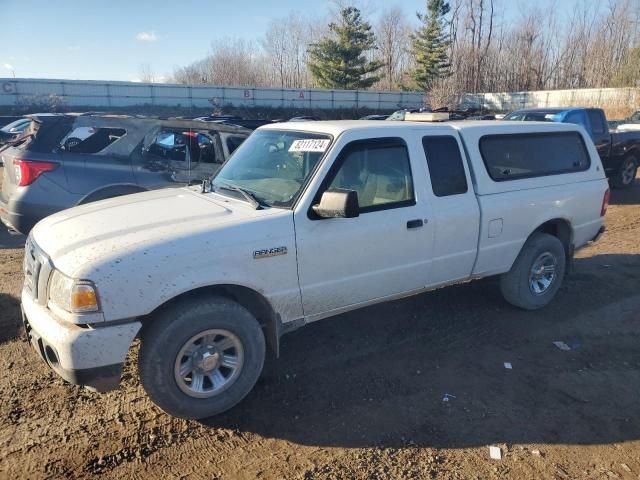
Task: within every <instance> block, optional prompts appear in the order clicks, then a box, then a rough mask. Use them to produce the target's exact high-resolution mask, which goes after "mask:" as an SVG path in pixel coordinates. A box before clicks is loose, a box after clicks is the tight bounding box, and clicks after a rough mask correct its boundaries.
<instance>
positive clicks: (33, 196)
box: [0, 114, 251, 234]
mask: <svg viewBox="0 0 640 480" xmlns="http://www.w3.org/2000/svg"><path fill="white" fill-rule="evenodd" d="M29 118H30V119H31V125H30V126H29V127H28V128H27V129H26V131H25V132H24V134H23V136H22V137H21V138H20V139H19V140H18V141H16V142H14V143H13V144H12V145H10V146H9V147H5V148H4V149H3V150H1V151H0V159H1V160H2V161H3V162H4V165H5V168H4V179H3V181H2V190H1V191H0V220H1V221H2V223H4V224H5V225H6V226H7V227H8V228H9V230H10V231H14V232H20V233H24V234H27V233H28V232H29V231H30V230H31V228H33V226H34V225H35V224H36V223H37V222H38V221H39V220H41V219H42V218H44V217H47V216H49V215H51V214H52V213H55V212H58V211H60V210H63V209H66V208H69V207H73V206H75V205H80V204H84V203H89V202H94V201H96V200H103V199H106V198H112V197H117V196H120V195H126V194H130V193H137V192H142V191H145V190H151V189H156V188H163V187H169V186H183V185H189V184H194V183H199V182H201V181H202V180H203V179H205V178H209V177H211V176H212V175H213V174H214V173H216V172H217V171H218V169H219V168H220V166H221V165H222V164H223V163H224V162H225V161H226V160H227V158H229V156H230V155H231V153H233V151H234V150H235V149H236V148H237V147H238V146H239V145H240V144H241V143H242V142H243V141H244V139H245V138H247V136H248V135H249V134H250V133H251V130H248V129H246V128H242V127H238V126H235V125H225V124H219V123H211V122H202V121H194V120H181V119H168V120H159V119H152V118H139V117H127V116H117V115H93V114H88V115H87V114H85V115H62V114H61V115H49V116H31V117H29Z"/></svg>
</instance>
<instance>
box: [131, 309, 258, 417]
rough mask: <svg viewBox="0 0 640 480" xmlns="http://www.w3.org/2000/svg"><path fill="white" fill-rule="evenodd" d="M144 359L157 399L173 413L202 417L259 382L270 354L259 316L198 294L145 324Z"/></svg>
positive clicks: (147, 383)
mask: <svg viewBox="0 0 640 480" xmlns="http://www.w3.org/2000/svg"><path fill="white" fill-rule="evenodd" d="M141 341H142V344H141V347H140V355H139V360H138V368H139V371H140V381H141V383H142V386H143V387H144V389H145V391H146V392H147V395H149V397H150V398H151V400H152V401H153V402H154V403H155V404H156V405H158V406H159V407H160V408H162V409H163V410H164V411H165V412H167V413H169V414H170V415H173V416H176V417H181V418H188V419H200V418H206V417H211V416H213V415H217V414H219V413H222V412H224V411H225V410H228V409H230V408H231V407H233V406H234V405H236V404H237V403H238V402H240V401H241V400H242V399H243V398H244V397H245V396H246V395H247V394H248V393H249V391H251V389H252V388H253V386H254V385H255V383H256V381H257V380H258V377H259V376H260V372H261V371H262V367H263V364H264V357H265V340H264V335H263V333H262V329H261V328H260V325H259V324H258V322H257V321H256V319H255V318H254V317H253V316H252V315H251V313H249V311H247V310H246V309H245V308H244V307H242V306H241V305H239V304H237V303H235V302H233V301H231V300H228V299H226V298H219V297H216V298H209V299H203V298H195V299H190V300H188V301H183V302H178V303H176V304H174V305H172V306H170V307H169V308H167V309H165V310H163V311H162V312H161V313H160V314H159V315H158V316H157V318H155V319H152V320H151V323H150V324H149V325H148V326H145V328H144V330H143V332H142V335H141Z"/></svg>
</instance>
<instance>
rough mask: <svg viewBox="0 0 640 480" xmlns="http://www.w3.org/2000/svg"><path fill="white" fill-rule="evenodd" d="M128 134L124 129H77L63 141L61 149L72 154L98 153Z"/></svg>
mask: <svg viewBox="0 0 640 480" xmlns="http://www.w3.org/2000/svg"><path fill="white" fill-rule="evenodd" d="M126 133H127V132H126V131H125V130H124V129H123V128H106V127H99V128H98V127H77V128H74V129H73V130H72V131H71V132H69V134H68V135H67V136H66V137H65V138H64V139H63V141H62V144H61V147H62V148H63V149H64V150H65V151H67V152H71V153H98V152H100V151H101V150H104V149H105V148H107V147H108V146H109V145H111V144H112V143H113V142H115V141H117V140H119V139H120V138H122V137H123V136H124V135H125V134H126Z"/></svg>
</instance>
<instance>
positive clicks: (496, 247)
mask: <svg viewBox="0 0 640 480" xmlns="http://www.w3.org/2000/svg"><path fill="white" fill-rule="evenodd" d="M608 196H609V193H608V184H607V180H606V179H605V174H604V171H603V168H602V164H601V163H600V159H599V157H598V153H597V152H596V149H595V147H594V144H593V142H592V141H591V139H590V138H589V137H588V136H587V134H586V132H585V131H584V130H583V129H582V127H580V126H578V125H572V124H549V123H524V124H522V123H513V122H508V123H507V122H460V123H457V122H451V123H441V124H429V123H419V122H375V121H339V122H338V121H336V122H309V123H304V124H301V123H296V124H273V125H269V126H265V127H262V128H260V129H258V130H257V131H255V132H254V133H253V134H252V135H251V136H250V137H249V139H248V140H246V141H245V142H244V143H243V144H242V146H241V147H240V148H239V149H238V150H237V151H236V153H235V154H234V155H233V157H232V158H231V159H230V160H229V161H228V162H227V163H226V164H225V165H224V166H223V168H222V169H221V170H220V171H219V173H218V174H217V175H216V176H215V178H213V179H212V180H211V182H210V183H206V184H205V185H203V186H198V187H187V188H181V189H166V190H159V191H153V192H147V193H141V194H134V195H129V196H126V197H120V198H115V199H110V200H105V201H101V202H96V203H92V204H89V205H86V206H81V207H76V208H72V209H70V210H66V211H63V212H60V213H57V214H55V215H53V216H51V217H48V218H46V219H44V220H43V221H41V222H40V223H38V225H37V226H36V227H35V228H34V230H33V231H32V233H31V235H30V236H29V238H28V240H27V244H26V253H25V263H24V268H25V284H24V289H23V292H22V306H23V320H24V324H25V328H26V331H27V334H28V337H29V339H30V341H31V342H32V344H33V345H34V347H35V349H36V350H37V352H38V353H39V354H40V356H41V358H42V359H43V360H44V361H45V362H47V363H48V364H49V365H50V366H51V367H52V368H53V369H54V370H55V371H56V372H57V373H58V374H59V375H61V376H62V377H63V378H65V379H66V380H68V381H70V382H73V383H77V384H81V385H86V386H89V387H92V388H93V389H95V390H98V391H105V390H109V389H113V388H117V385H118V384H119V382H120V374H121V369H122V364H123V362H124V360H125V357H126V356H127V353H128V351H129V349H130V348H131V344H132V341H133V340H134V339H135V338H136V337H138V338H140V351H139V355H138V362H139V363H138V366H139V373H140V378H141V382H142V385H143V386H144V388H145V390H146V391H147V393H148V395H149V396H150V397H151V399H152V400H153V401H154V402H155V403H156V404H157V405H158V406H160V407H161V408H162V409H164V410H165V411H167V412H169V413H170V414H172V415H175V416H179V417H184V418H203V417H208V416H211V415H214V414H217V413H220V412H222V411H224V410H227V409H228V408H230V407H232V406H234V405H235V404H237V403H238V402H239V401H240V400H242V398H243V397H244V396H245V395H247V393H248V392H249V391H250V390H251V389H252V388H253V386H254V384H255V382H256V381H257V379H258V377H259V375H260V373H261V370H262V367H263V362H264V358H265V353H266V352H265V351H266V345H270V346H272V347H273V348H274V349H275V351H276V352H277V351H278V345H279V340H280V337H281V335H282V334H284V333H286V332H289V331H292V330H294V329H296V328H298V327H300V326H303V325H305V324H306V323H309V322H313V321H316V320H319V319H322V318H325V317H330V316H333V315H336V314H339V313H342V312H346V311H349V310H353V309H356V308H360V307H363V306H366V305H371V304H374V303H378V302H384V301H387V300H391V299H396V298H399V297H404V296H408V295H412V294H417V293H421V292H424V291H426V290H430V289H434V288H437V287H442V286H444V285H447V284H452V283H456V282H461V281H467V280H470V279H476V278H481V277H487V276H490V275H500V286H501V289H502V293H503V294H504V298H505V299H506V300H507V301H508V302H509V303H511V304H513V305H515V306H517V307H520V308H524V309H536V308H540V307H543V306H544V305H546V304H548V303H549V302H550V301H551V300H552V299H553V297H554V296H555V295H556V293H557V291H558V288H559V287H560V284H561V282H562V280H563V277H564V275H565V272H566V271H567V269H568V267H569V265H570V262H571V259H572V256H573V252H574V250H575V249H577V248H579V247H582V246H584V245H585V244H587V243H588V242H590V241H593V240H596V239H597V238H598V237H599V235H600V234H601V233H602V232H603V231H604V225H603V223H604V214H605V211H606V208H607V204H608Z"/></svg>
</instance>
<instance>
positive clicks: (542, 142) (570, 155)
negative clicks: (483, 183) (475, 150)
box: [480, 132, 591, 182]
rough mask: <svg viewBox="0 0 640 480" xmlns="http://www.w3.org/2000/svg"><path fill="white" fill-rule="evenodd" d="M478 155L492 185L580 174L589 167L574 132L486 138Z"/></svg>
mask: <svg viewBox="0 0 640 480" xmlns="http://www.w3.org/2000/svg"><path fill="white" fill-rule="evenodd" d="M480 153H481V154H482V160H483V161H484V164H485V167H486V168H487V172H488V173H489V175H490V176H491V178H492V179H493V180H495V181H496V182H502V181H507V180H517V179H519V178H529V177H540V176H546V175H559V174H562V173H570V172H580V171H583V170H587V169H588V168H589V166H590V164H591V162H590V159H589V153H588V152H587V148H586V146H585V144H584V140H583V139H582V136H581V135H580V134H579V133H578V132H553V133H524V134H504V135H486V136H484V137H482V138H481V139H480Z"/></svg>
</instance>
